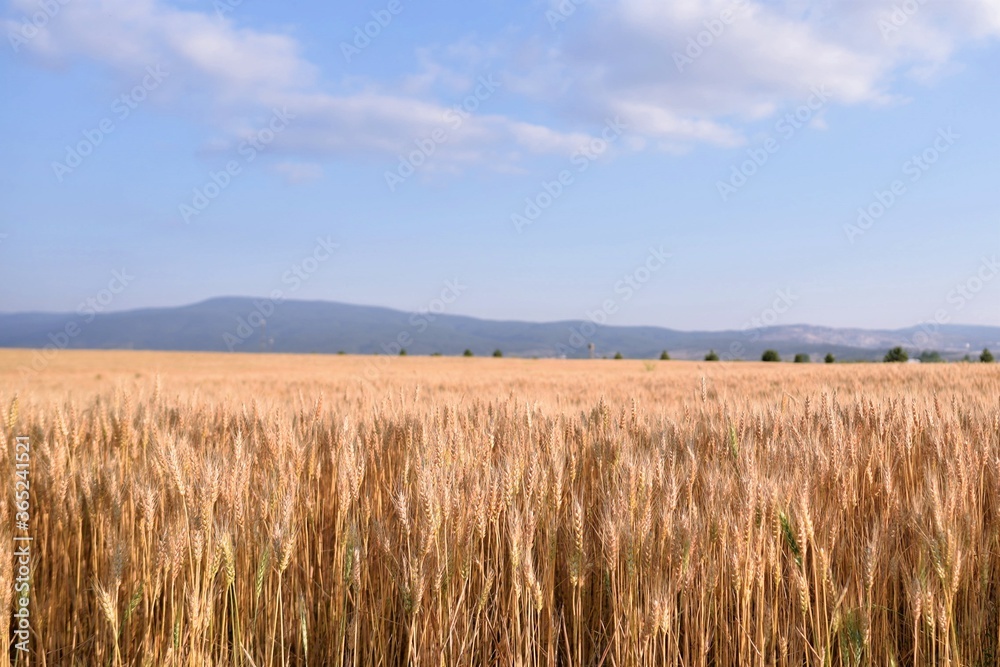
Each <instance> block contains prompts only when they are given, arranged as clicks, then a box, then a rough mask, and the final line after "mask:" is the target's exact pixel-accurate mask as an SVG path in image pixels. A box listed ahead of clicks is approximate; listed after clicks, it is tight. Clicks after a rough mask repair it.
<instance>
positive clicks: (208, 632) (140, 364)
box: [0, 351, 1000, 666]
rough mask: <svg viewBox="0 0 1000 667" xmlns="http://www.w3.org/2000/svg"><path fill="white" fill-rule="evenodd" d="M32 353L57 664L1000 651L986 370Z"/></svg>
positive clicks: (21, 421)
mask: <svg viewBox="0 0 1000 667" xmlns="http://www.w3.org/2000/svg"><path fill="white" fill-rule="evenodd" d="M31 354H32V353H30V352H27V351H0V402H2V406H3V411H4V414H3V420H2V421H3V422H4V423H3V426H2V435H3V438H4V442H5V443H6V445H7V456H6V457H4V458H3V460H2V461H0V475H3V476H4V477H3V479H4V480H10V482H9V483H7V482H6V481H5V482H4V484H6V485H7V486H6V487H5V488H7V489H8V493H6V494H3V495H2V496H0V498H2V500H0V613H3V614H5V615H6V616H5V618H6V619H7V621H8V622H7V623H4V624H3V627H4V632H5V633H6V635H7V637H8V642H10V641H12V637H13V634H12V633H13V631H14V629H15V628H16V622H15V619H12V613H13V608H14V607H13V605H14V599H13V598H14V597H15V596H14V595H13V593H12V591H13V585H14V579H15V573H16V570H15V567H14V558H13V556H12V553H13V552H12V550H13V549H14V548H15V546H14V544H15V543H14V542H13V541H12V537H13V534H14V531H15V520H14V516H15V513H16V508H15V501H14V481H13V480H14V479H15V438H16V437H17V436H27V437H28V439H29V441H30V443H31V469H30V480H31V508H32V509H31V512H32V513H31V528H30V531H31V535H32V537H33V542H32V549H33V559H32V562H31V566H30V567H31V581H30V584H31V627H32V636H31V649H32V656H31V661H30V663H31V664H34V665H115V666H117V665H209V664H227V665H233V664H235V665H247V666H249V665H256V666H265V665H266V666H273V665H298V664H311V665H340V664H345V665H366V666H367V665H372V666H376V665H406V664H414V665H434V666H438V665H489V664H498V665H512V664H516V665H594V666H596V665H660V664H664V665H692V666H695V665H699V666H708V665H720V666H721V665H762V666H763V665H816V666H819V665H850V666H854V665H913V664H916V665H956V666H957V665H970V666H979V665H983V666H985V665H996V664H997V662H998V660H1000V654H998V642H1000V608H998V605H1000V516H998V509H1000V508H998V497H1000V373H998V371H997V369H996V368H994V367H992V365H985V364H938V365H927V366H917V365H895V364H894V365H881V364H879V365H867V364H865V365H840V364H835V365H823V364H799V365H793V364H758V363H729V364H719V363H716V364H712V363H693V362H656V363H655V364H650V363H648V362H647V363H645V364H644V363H642V362H640V361H628V360H622V361H610V360H609V361H558V360H524V359H478V358H476V359H449V358H416V357H407V358H392V359H388V358H383V359H380V360H374V359H373V358H365V357H351V356H335V357H334V356H331V357H320V356H309V355H301V356H283V355H210V354H177V353H169V354H167V353H137V352H113V353H111V352H61V353H59V354H57V355H55V356H54V358H52V359H51V360H50V361H49V362H47V364H46V365H45V366H44V368H42V370H41V371H39V372H37V373H30V374H24V373H21V372H19V370H18V368H19V367H21V366H23V365H28V364H29V359H30V355H31ZM8 628H9V630H8ZM10 656H11V659H12V660H13V659H17V660H18V661H19V662H20V663H21V664H27V660H26V656H24V655H21V654H20V653H19V652H18V651H16V650H12V651H11V652H10ZM7 659H8V658H7V657H6V654H5V657H4V658H0V661H3V660H7Z"/></svg>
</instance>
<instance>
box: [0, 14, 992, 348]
mask: <svg viewBox="0 0 1000 667" xmlns="http://www.w3.org/2000/svg"><path fill="white" fill-rule="evenodd" d="M0 16H2V17H3V18H2V22H3V32H4V34H5V36H6V38H7V39H6V44H4V45H3V46H2V47H0V54H2V55H0V76H2V80H3V89H4V94H3V97H2V101H0V121H2V123H3V127H4V128H5V130H4V139H3V144H2V146H3V156H4V159H3V160H2V161H0V234H3V236H2V237H0V266H2V267H3V268H2V271H3V274H2V275H3V280H2V285H0V311H6V312H10V311H21V310H44V311H73V310H76V308H77V306H78V304H80V303H81V302H84V301H85V300H86V299H87V298H88V297H93V295H95V294H99V293H101V291H102V290H104V289H106V288H107V286H108V284H109V282H110V281H112V280H113V279H114V276H113V272H114V271H119V272H121V271H125V275H127V276H130V278H129V280H128V281H127V283H128V284H127V285H126V286H125V288H124V289H121V290H118V293H116V294H115V295H114V298H113V299H112V300H111V301H110V302H109V303H107V304H106V305H104V306H102V307H104V308H106V309H108V310H121V309H127V308H136V307H145V306H164V305H180V304H185V303H190V302H194V301H198V300H202V299H205V298H209V297H213V296H220V295H251V296H257V295H266V294H269V293H271V292H272V291H273V290H276V289H280V290H282V293H283V296H285V297H287V298H296V299H327V300H337V301H345V302H351V303H360V304H373V305H384V306H390V307H394V308H399V309H403V310H408V311H419V310H421V309H425V308H427V307H428V304H431V303H433V302H434V301H435V299H437V298H438V297H439V296H440V294H441V292H442V290H444V289H447V288H446V285H447V282H448V281H455V280H457V281H459V283H460V284H461V285H463V286H465V287H464V289H463V290H462V292H461V295H460V297H459V298H457V299H456V300H455V301H454V303H452V304H450V305H449V306H448V307H449V312H452V313H456V314H467V315H474V316H480V317H488V318H494V319H526V320H537V321H543V320H557V319H580V318H584V317H586V315H587V313H590V312H594V311H595V310H596V309H599V308H601V306H602V304H603V303H604V302H605V301H606V300H607V299H609V298H610V299H613V300H614V301H615V305H616V308H615V312H614V313H613V314H611V315H608V323H609V324H621V325H627V324H649V325H658V326H668V327H673V328H679V329H725V328H740V327H742V326H744V325H746V324H747V323H748V322H751V321H752V320H753V319H754V318H759V317H760V316H761V314H762V313H768V312H770V311H771V310H773V309H772V306H773V304H774V302H775V301H776V299H781V298H782V295H785V296H787V295H791V298H790V299H788V301H790V304H789V305H788V306H787V307H782V308H781V309H780V310H782V311H784V312H782V313H780V316H779V317H778V318H777V319H776V320H775V321H774V322H773V323H775V324H792V323H810V324H822V325H833V326H860V327H902V326H908V325H912V324H916V323H919V322H925V321H929V320H932V319H935V318H937V319H938V321H947V322H953V323H974V324H991V325H1000V279H995V278H996V277H997V275H998V269H997V264H996V259H997V257H998V254H1000V224H998V219H997V206H996V195H995V192H996V175H997V168H996V156H997V155H998V154H1000V133H998V132H997V129H996V120H995V119H996V109H997V102H998V95H1000V91H998V89H997V87H996V81H997V75H998V74H1000V50H998V37H1000V5H998V3H997V2H995V0H956V1H954V2H943V1H934V0H926V2H920V1H919V0H907V2H887V1H882V0H878V1H875V0H872V1H865V2H836V3H834V2H829V1H825V0H822V1H819V2H805V1H803V0H766V1H765V0H758V1H751V0H718V1H717V0H702V1H696V0H677V1H675V2H667V3H663V2H652V1H651V0H619V1H618V2H599V1H597V0H579V2H577V3H574V2H572V0H564V1H563V2H541V1H539V2H495V1H492V0H488V1H486V2H481V3H452V2H440V3H430V4H428V3H411V2H408V1H406V0H393V1H392V2H390V1H389V0H385V1H380V2H364V3H356V4H354V5H352V6H351V7H349V8H342V7H339V6H335V4H334V3H320V2H305V1H299V2H284V3H281V4H280V5H279V4H278V3H268V4H265V3H262V2H255V1H253V0H244V1H243V2H239V1H238V0H218V1H216V2H212V1H209V0H199V1H197V2H195V1H193V0H183V1H181V0H177V1H175V2H167V1H165V0H103V1H101V2H97V1H91V0H47V2H45V1H39V0H12V1H10V2H8V3H7V4H6V6H5V8H4V9H3V10H2V14H0ZM32 22H34V25H32ZM366 30H367V32H368V34H369V35H372V36H365V37H361V38H359V37H358V36H359V35H363V34H364V33H365V31H366ZM560 181H561V182H560ZM894 190H895V192H894ZM859 209H860V210H861V211H866V212H867V213H868V216H867V217H862V216H860V215H859ZM318 239H324V240H326V241H327V243H331V242H332V243H336V244H337V248H336V251H335V252H333V253H332V254H330V256H329V258H326V255H325V254H324V257H323V259H322V260H321V261H318V260H315V258H314V256H313V253H314V251H315V249H316V247H317V244H318ZM652 252H657V253H660V254H669V259H668V260H667V261H665V262H662V263H657V266H656V269H655V270H653V271H650V270H649V269H648V268H644V267H647V266H648V265H647V262H648V260H649V258H650V256H651V253H652ZM310 258H312V259H310ZM303 263H305V264H304V266H305V268H307V269H310V270H309V271H304V270H303V268H302V267H303ZM290 270H300V271H302V275H303V276H304V279H301V280H298V281H296V283H295V285H294V289H293V287H292V283H290V282H288V281H286V280H284V279H283V277H285V276H286V275H287V273H288V272H289V271H290ZM630 281H631V282H630ZM629 284H631V285H632V287H625V285H629Z"/></svg>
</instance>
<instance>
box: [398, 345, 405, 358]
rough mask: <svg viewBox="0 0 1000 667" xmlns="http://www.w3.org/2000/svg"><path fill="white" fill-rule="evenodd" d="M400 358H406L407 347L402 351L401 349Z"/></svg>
mask: <svg viewBox="0 0 1000 667" xmlns="http://www.w3.org/2000/svg"><path fill="white" fill-rule="evenodd" d="M399 356H401V357H405V356H406V348H405V347H404V348H402V349H401V350H400V351H399Z"/></svg>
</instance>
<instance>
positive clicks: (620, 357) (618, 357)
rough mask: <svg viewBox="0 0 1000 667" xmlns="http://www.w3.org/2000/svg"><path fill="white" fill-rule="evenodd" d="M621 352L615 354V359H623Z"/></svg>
mask: <svg viewBox="0 0 1000 667" xmlns="http://www.w3.org/2000/svg"><path fill="white" fill-rule="evenodd" d="M624 358H625V357H623V356H622V353H621V352H615V359H624Z"/></svg>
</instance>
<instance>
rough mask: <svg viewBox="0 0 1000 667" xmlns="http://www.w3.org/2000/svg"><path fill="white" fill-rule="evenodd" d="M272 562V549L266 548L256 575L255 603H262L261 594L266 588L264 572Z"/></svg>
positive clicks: (254, 585) (254, 586)
mask: <svg viewBox="0 0 1000 667" xmlns="http://www.w3.org/2000/svg"><path fill="white" fill-rule="evenodd" d="M270 562H271V550H270V549H264V552H263V553H262V554H261V555H260V564H259V565H258V566H257V575H256V576H255V577H254V584H253V590H254V603H255V604H258V603H260V594H261V591H262V590H264V573H265V572H267V566H268V564H269V563H270Z"/></svg>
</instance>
